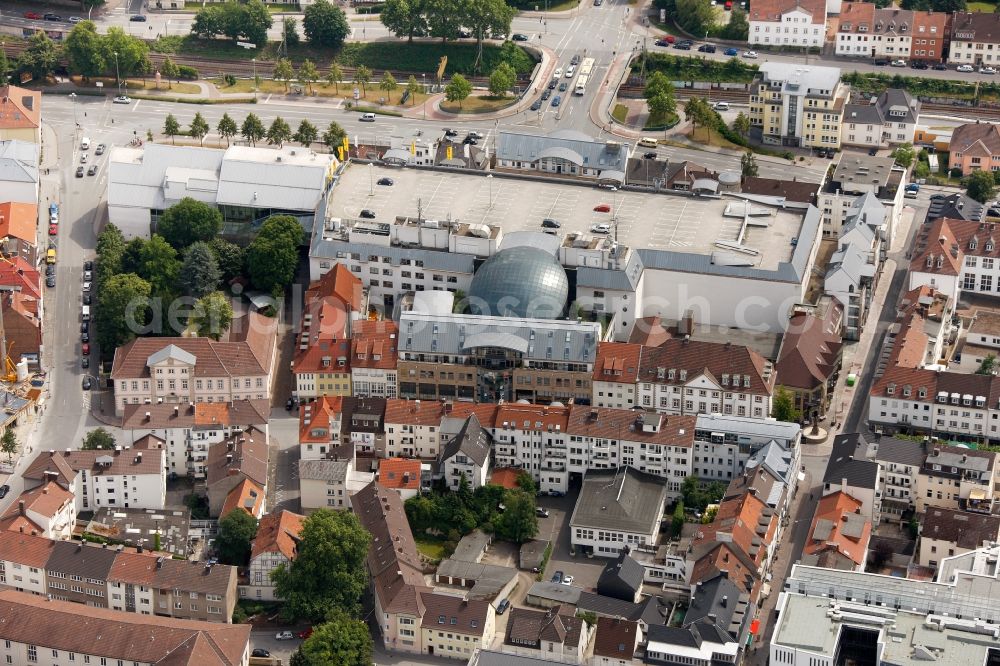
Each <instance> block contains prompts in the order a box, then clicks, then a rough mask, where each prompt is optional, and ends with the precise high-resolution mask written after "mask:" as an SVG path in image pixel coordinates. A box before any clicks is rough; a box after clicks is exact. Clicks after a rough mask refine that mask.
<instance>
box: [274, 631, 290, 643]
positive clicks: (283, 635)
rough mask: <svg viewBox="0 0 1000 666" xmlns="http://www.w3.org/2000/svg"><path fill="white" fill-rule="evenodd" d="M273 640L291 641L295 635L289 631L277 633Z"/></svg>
mask: <svg viewBox="0 0 1000 666" xmlns="http://www.w3.org/2000/svg"><path fill="white" fill-rule="evenodd" d="M274 640H276V641H291V640H295V634H293V633H292V632H290V631H279V632H278V633H276V634H275V635H274Z"/></svg>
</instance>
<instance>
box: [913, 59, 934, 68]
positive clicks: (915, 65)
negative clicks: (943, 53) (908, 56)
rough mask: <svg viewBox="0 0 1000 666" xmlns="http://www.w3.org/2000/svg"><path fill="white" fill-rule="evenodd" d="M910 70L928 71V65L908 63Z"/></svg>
mask: <svg viewBox="0 0 1000 666" xmlns="http://www.w3.org/2000/svg"><path fill="white" fill-rule="evenodd" d="M910 69H930V65H928V64H927V63H926V62H920V61H919V60H914V61H913V62H911V63H910Z"/></svg>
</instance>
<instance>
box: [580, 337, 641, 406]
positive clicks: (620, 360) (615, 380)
mask: <svg viewBox="0 0 1000 666" xmlns="http://www.w3.org/2000/svg"><path fill="white" fill-rule="evenodd" d="M641 353H642V345H637V344H630V343H627V342H601V343H600V344H598V345H597V361H596V362H595V363H594V381H593V383H592V384H591V388H592V389H593V391H594V397H593V399H592V401H591V403H592V404H593V405H595V406H596V407H611V408H614V409H632V407H634V406H635V405H636V382H637V380H638V378H639V356H640V354H641Z"/></svg>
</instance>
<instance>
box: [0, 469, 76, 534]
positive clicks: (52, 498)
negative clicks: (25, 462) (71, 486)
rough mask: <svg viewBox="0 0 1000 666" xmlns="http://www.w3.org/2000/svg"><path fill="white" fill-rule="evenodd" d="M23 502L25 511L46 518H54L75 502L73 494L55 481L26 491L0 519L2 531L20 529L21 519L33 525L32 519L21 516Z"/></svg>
mask: <svg viewBox="0 0 1000 666" xmlns="http://www.w3.org/2000/svg"><path fill="white" fill-rule="evenodd" d="M21 502H24V509H25V511H33V512H35V513H37V514H39V515H42V516H45V517H46V518H53V517H54V516H55V515H56V513H57V512H58V511H59V510H60V509H62V508H63V507H64V506H65V505H66V503H67V502H69V503H72V502H73V493H71V492H69V491H68V490H66V489H64V488H63V487H62V486H60V485H59V484H58V483H55V482H53V481H49V482H47V483H44V484H42V485H40V486H38V487H37V488H33V489H31V490H26V491H25V492H23V493H21V496H20V497H18V498H17V500H15V502H14V503H13V504H11V505H10V507H9V508H8V509H7V511H6V512H5V513H4V514H3V516H2V517H0V529H13V530H16V529H18V528H19V527H20V523H21V522H22V521H19V520H18V519H19V518H23V519H25V520H27V521H28V522H29V523H31V521H30V519H27V518H26V517H25V516H22V515H21V508H20V504H21ZM31 524H34V523H31ZM36 527H37V526H36Z"/></svg>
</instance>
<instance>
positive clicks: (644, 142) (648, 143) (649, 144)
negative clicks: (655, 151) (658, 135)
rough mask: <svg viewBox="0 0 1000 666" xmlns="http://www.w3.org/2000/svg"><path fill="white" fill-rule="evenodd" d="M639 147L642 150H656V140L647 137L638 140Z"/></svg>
mask: <svg viewBox="0 0 1000 666" xmlns="http://www.w3.org/2000/svg"><path fill="white" fill-rule="evenodd" d="M639 145H640V146H643V147H644V148H656V145H657V144H656V139H653V138H650V137H648V136H646V137H643V138H641V139H639Z"/></svg>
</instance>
